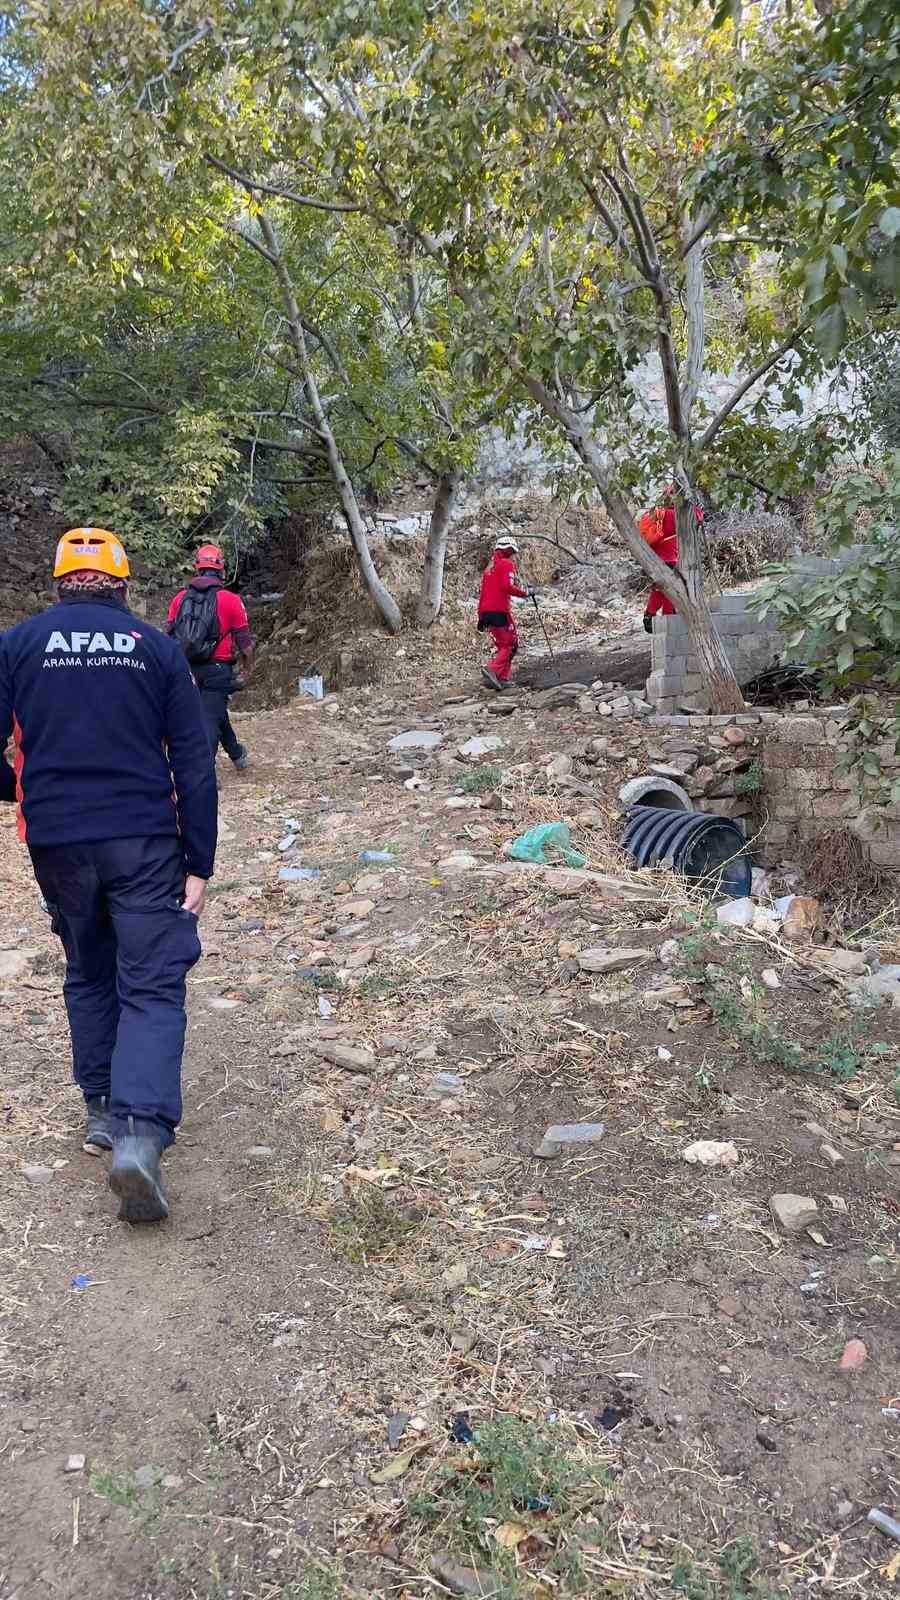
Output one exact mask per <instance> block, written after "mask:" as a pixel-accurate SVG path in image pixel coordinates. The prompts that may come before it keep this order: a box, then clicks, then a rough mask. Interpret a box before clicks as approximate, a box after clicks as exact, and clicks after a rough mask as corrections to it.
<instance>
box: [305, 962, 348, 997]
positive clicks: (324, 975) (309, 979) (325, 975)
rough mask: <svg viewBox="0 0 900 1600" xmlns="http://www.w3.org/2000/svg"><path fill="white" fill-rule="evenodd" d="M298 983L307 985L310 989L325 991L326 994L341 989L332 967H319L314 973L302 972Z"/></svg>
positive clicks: (339, 981) (341, 986)
mask: <svg viewBox="0 0 900 1600" xmlns="http://www.w3.org/2000/svg"><path fill="white" fill-rule="evenodd" d="M297 982H298V983H308V984H309V986H310V988H311V989H316V990H318V989H325V990H326V991H327V992H328V994H334V993H335V991H336V990H338V989H341V988H343V985H342V983H341V980H340V978H339V977H338V975H337V973H336V972H335V970H334V968H333V967H321V968H319V969H317V970H316V971H315V972H304V974H303V976H302V978H298V979H297Z"/></svg>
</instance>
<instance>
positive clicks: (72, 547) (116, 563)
mask: <svg viewBox="0 0 900 1600" xmlns="http://www.w3.org/2000/svg"><path fill="white" fill-rule="evenodd" d="M70 572H105V573H106V574H107V575H108V576H109V577H110V578H117V579H119V581H120V582H124V580H125V579H126V578H127V577H129V576H130V574H131V568H130V567H129V565H128V557H127V555H126V554H125V551H124V550H123V548H122V546H121V544H120V543H119V539H118V537H117V535H116V534H114V533H110V532H109V530H108V529H107V528H70V529H69V531H68V533H64V534H63V536H62V538H61V539H60V541H59V544H58V545H57V546H56V565H55V566H54V568H53V576H54V578H65V577H67V576H68V574H69V573H70Z"/></svg>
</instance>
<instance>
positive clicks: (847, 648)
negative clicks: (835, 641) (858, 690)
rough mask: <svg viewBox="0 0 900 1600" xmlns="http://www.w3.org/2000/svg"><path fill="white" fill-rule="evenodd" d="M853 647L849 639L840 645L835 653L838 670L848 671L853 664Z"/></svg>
mask: <svg viewBox="0 0 900 1600" xmlns="http://www.w3.org/2000/svg"><path fill="white" fill-rule="evenodd" d="M854 653H855V652H854V649H853V646H852V644H850V642H849V640H848V641H847V642H846V643H845V644H842V645H841V648H840V650H839V651H838V655H837V669H838V672H848V671H849V670H850V668H851V667H852V665H853V657H854Z"/></svg>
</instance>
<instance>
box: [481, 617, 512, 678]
mask: <svg viewBox="0 0 900 1600" xmlns="http://www.w3.org/2000/svg"><path fill="white" fill-rule="evenodd" d="M488 633H489V634H490V636H491V638H492V639H493V641H494V645H495V646H496V649H495V652H494V654H493V655H492V656H491V659H490V661H489V662H488V668H489V670H490V671H491V672H493V674H494V676H495V677H497V678H499V679H500V682H501V683H508V682H509V672H510V668H511V666H512V658H513V656H514V655H515V653H516V651H517V650H518V648H519V635H518V633H517V631H516V625H515V623H514V622H510V623H509V625H508V626H507V627H505V628H488Z"/></svg>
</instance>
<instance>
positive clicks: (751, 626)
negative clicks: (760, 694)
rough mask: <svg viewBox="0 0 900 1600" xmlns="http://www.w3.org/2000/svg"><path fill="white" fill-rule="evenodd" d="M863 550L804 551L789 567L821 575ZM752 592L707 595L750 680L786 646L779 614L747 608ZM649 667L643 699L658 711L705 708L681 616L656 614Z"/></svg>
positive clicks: (738, 668) (740, 674)
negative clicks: (820, 553) (821, 553)
mask: <svg viewBox="0 0 900 1600" xmlns="http://www.w3.org/2000/svg"><path fill="white" fill-rule="evenodd" d="M864 551H865V546H864V545H853V546H852V547H851V548H850V549H849V550H846V551H844V552H842V554H841V555H839V556H835V557H833V558H828V557H824V556H823V557H820V556H803V557H800V558H799V559H798V560H797V561H795V562H793V563H792V567H793V570H794V571H795V572H797V573H799V574H801V575H802V576H804V577H810V578H812V577H821V576H824V575H825V574H826V573H832V572H840V571H841V569H842V568H843V567H845V566H847V565H848V563H849V562H851V561H855V560H857V559H858V557H859V556H860V555H861V554H863V553H864ZM752 595H753V590H752V589H747V590H737V589H732V590H729V591H728V592H727V593H725V594H720V595H715V596H714V597H713V599H712V600H711V601H710V610H711V611H712V614H713V620H714V621H715V624H716V627H717V628H718V630H719V635H720V637H721V640H722V643H723V645H724V646H725V652H726V654H727V656H728V659H729V661H730V662H731V664H732V666H733V667H734V670H735V674H736V676H737V680H738V682H739V683H749V681H750V679H751V678H755V677H756V676H757V674H758V673H760V672H765V671H766V670H767V668H769V667H772V666H774V665H775V663H776V662H777V661H778V660H779V659H780V658H781V656H782V653H783V651H784V640H783V638H782V636H781V633H780V632H779V627H778V621H777V619H776V618H775V616H773V615H771V614H770V615H769V616H767V617H765V618H761V617H758V616H757V615H756V614H755V613H754V612H753V611H751V610H750V606H749V603H748V602H749V600H750V599H751V597H752ZM650 668H651V671H650V676H649V678H648V679H647V699H648V700H649V701H650V703H651V704H652V705H653V706H654V707H655V708H656V710H657V711H659V712H661V713H663V714H665V713H670V712H677V711H680V710H681V709H682V707H686V706H690V707H691V708H692V709H693V708H696V709H697V710H698V711H703V710H705V709H706V706H707V702H706V701H705V699H704V696H703V690H702V680H701V677H700V664H699V662H698V660H697V657H696V655H695V654H694V653H693V651H692V650H691V647H690V641H689V639H688V633H687V628H686V627H685V624H684V623H683V622H682V620H681V618H680V617H677V616H676V617H662V616H657V617H654V619H653V637H652V640H651V644H650Z"/></svg>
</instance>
